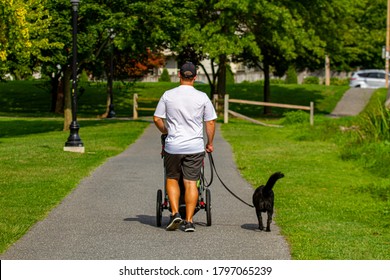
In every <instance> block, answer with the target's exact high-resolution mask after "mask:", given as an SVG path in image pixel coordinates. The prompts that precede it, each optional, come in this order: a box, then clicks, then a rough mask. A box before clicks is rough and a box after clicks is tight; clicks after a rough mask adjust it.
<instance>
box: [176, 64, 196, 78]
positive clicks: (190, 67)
mask: <svg viewBox="0 0 390 280" xmlns="http://www.w3.org/2000/svg"><path fill="white" fill-rule="evenodd" d="M180 75H181V76H182V77H183V78H193V77H195V76H196V67H195V65H194V64H193V63H192V62H190V61H187V62H186V63H184V64H183V65H182V66H181V68H180Z"/></svg>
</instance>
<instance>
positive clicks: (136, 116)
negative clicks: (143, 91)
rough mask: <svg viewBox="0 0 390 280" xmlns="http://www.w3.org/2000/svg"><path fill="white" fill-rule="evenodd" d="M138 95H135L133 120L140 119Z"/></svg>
mask: <svg viewBox="0 0 390 280" xmlns="http://www.w3.org/2000/svg"><path fill="white" fill-rule="evenodd" d="M137 99H138V94H136V93H135V94H134V95H133V120H136V119H138V111H137V109H138V100H137Z"/></svg>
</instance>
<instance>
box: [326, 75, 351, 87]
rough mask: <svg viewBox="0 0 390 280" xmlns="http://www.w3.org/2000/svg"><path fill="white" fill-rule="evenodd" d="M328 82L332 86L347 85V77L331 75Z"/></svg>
mask: <svg viewBox="0 0 390 280" xmlns="http://www.w3.org/2000/svg"><path fill="white" fill-rule="evenodd" d="M330 84H331V85H332V86H347V85H349V79H348V78H344V79H340V78H337V77H332V78H330Z"/></svg>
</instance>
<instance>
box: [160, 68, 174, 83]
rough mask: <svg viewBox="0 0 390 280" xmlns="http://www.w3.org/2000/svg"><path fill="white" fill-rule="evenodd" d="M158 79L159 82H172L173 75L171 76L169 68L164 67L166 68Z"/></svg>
mask: <svg viewBox="0 0 390 280" xmlns="http://www.w3.org/2000/svg"><path fill="white" fill-rule="evenodd" d="M158 81H159V82H170V81H171V77H170V76H169V73H168V70H167V69H166V68H164V70H163V71H162V73H161V76H160V78H158Z"/></svg>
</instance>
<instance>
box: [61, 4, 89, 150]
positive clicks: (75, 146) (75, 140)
mask: <svg viewBox="0 0 390 280" xmlns="http://www.w3.org/2000/svg"><path fill="white" fill-rule="evenodd" d="M70 2H71V3H72V10H73V11H72V22H73V62H72V122H71V124H70V126H69V129H70V135H69V137H68V141H66V143H65V147H64V151H68V152H78V153H84V144H83V142H82V141H81V139H80V136H79V129H80V126H79V124H78V123H77V11H78V5H79V3H80V0H70Z"/></svg>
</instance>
